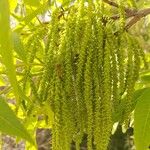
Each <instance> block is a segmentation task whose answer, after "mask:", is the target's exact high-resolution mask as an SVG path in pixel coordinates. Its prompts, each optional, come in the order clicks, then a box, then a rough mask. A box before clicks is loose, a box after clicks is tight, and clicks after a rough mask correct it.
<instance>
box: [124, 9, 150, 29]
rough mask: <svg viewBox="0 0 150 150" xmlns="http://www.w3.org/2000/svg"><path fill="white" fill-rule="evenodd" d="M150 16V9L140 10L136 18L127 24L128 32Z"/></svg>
mask: <svg viewBox="0 0 150 150" xmlns="http://www.w3.org/2000/svg"><path fill="white" fill-rule="evenodd" d="M149 14H150V8H147V9H142V10H139V11H138V12H137V13H136V14H135V15H134V17H133V18H132V19H131V20H130V21H129V22H128V23H127V25H126V26H125V29H126V30H128V29H129V28H130V27H132V26H133V25H134V24H135V23H136V22H138V21H139V20H140V19H142V18H143V17H145V16H147V15H149Z"/></svg>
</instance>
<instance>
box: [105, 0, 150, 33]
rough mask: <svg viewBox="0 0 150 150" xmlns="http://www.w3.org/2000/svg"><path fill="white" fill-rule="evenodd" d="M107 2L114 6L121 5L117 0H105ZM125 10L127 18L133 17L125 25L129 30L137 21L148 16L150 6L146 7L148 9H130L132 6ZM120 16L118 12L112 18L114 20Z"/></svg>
mask: <svg viewBox="0 0 150 150" xmlns="http://www.w3.org/2000/svg"><path fill="white" fill-rule="evenodd" d="M103 1H104V2H105V3H107V4H109V5H111V6H113V7H116V8H119V7H120V6H119V5H118V4H117V3H115V2H112V1H110V0H103ZM124 10H125V13H126V14H125V15H126V18H127V19H128V18H131V17H132V19H131V20H130V21H129V22H128V23H127V24H126V26H125V30H128V29H129V28H131V27H132V26H133V25H134V24H135V23H137V22H138V21H139V20H140V19H142V18H143V17H145V16H147V15H149V14H150V8H146V9H142V10H136V9H130V8H126V7H125V8H124ZM119 18H120V15H119V14H116V15H113V16H112V17H111V19H113V20H117V19H119Z"/></svg>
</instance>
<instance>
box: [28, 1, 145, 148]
mask: <svg viewBox="0 0 150 150" xmlns="http://www.w3.org/2000/svg"><path fill="white" fill-rule="evenodd" d="M105 9H106V8H105V6H104V4H103V3H102V2H101V1H93V0H88V1H86V2H85V1H84V0H80V1H77V2H76V1H75V2H73V3H72V4H71V5H70V6H69V8H68V9H67V11H62V9H60V7H57V8H55V9H53V11H52V15H51V21H50V27H49V32H48V34H47V41H46V48H45V58H44V70H43V75H42V80H41V83H40V95H39V97H38V98H39V99H40V100H41V101H47V102H49V107H51V109H52V110H53V112H54V122H53V128H52V130H53V132H52V134H53V138H52V139H53V141H52V146H53V150H70V147H71V143H72V142H75V143H76V144H75V145H76V149H77V150H80V144H81V142H82V139H83V136H84V135H85V134H86V135H87V148H88V150H93V149H96V150H106V149H107V146H108V142H109V137H110V134H111V130H112V125H113V123H114V121H113V113H114V112H115V111H117V109H118V107H119V106H120V103H121V101H122V98H123V96H124V95H126V97H125V98H124V99H123V100H124V101H125V105H126V111H125V112H124V118H125V117H126V116H127V115H128V112H129V110H130V107H131V99H132V95H133V92H134V84H135V81H136V80H137V78H138V72H139V68H140V60H141V57H142V55H143V53H142V51H141V49H140V48H139V46H138V43H137V42H136V41H135V40H134V39H133V37H132V36H131V35H130V34H129V33H127V32H126V31H124V30H123V24H124V23H123V17H124V15H123V13H122V14H121V10H122V9H120V16H122V18H121V17H120V19H119V21H117V23H114V22H113V21H111V20H110V19H109V17H107V14H106V13H105ZM37 44H38V43H37ZM33 55H34V54H33ZM31 61H32V60H31ZM27 73H28V72H27ZM35 88H36V87H35ZM124 118H123V119H124Z"/></svg>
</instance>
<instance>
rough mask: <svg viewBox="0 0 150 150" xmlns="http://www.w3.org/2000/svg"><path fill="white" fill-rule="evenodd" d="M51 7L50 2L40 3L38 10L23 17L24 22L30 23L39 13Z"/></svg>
mask: <svg viewBox="0 0 150 150" xmlns="http://www.w3.org/2000/svg"><path fill="white" fill-rule="evenodd" d="M48 8H49V3H48V2H47V3H45V4H43V5H40V7H38V8H37V9H36V10H33V11H32V12H31V13H30V14H29V15H27V16H25V17H24V18H23V19H22V23H24V24H25V25H27V24H28V23H30V21H31V20H32V19H34V18H35V17H36V16H37V15H39V14H41V13H43V12H44V11H46V10H47V9H48Z"/></svg>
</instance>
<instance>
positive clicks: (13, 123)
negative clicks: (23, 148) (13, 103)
mask: <svg viewBox="0 0 150 150" xmlns="http://www.w3.org/2000/svg"><path fill="white" fill-rule="evenodd" d="M0 131H1V132H3V133H5V134H9V135H13V136H17V137H19V138H23V139H25V140H27V141H29V142H30V143H32V144H33V145H34V144H35V143H34V141H33V139H32V138H31V136H30V135H29V133H28V132H27V130H26V129H25V128H24V126H23V125H22V124H21V123H20V121H19V119H18V118H17V117H16V116H15V114H14V112H13V111H12V110H11V109H10V107H9V106H8V104H7V103H6V102H5V100H4V99H3V98H2V97H0Z"/></svg>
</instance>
